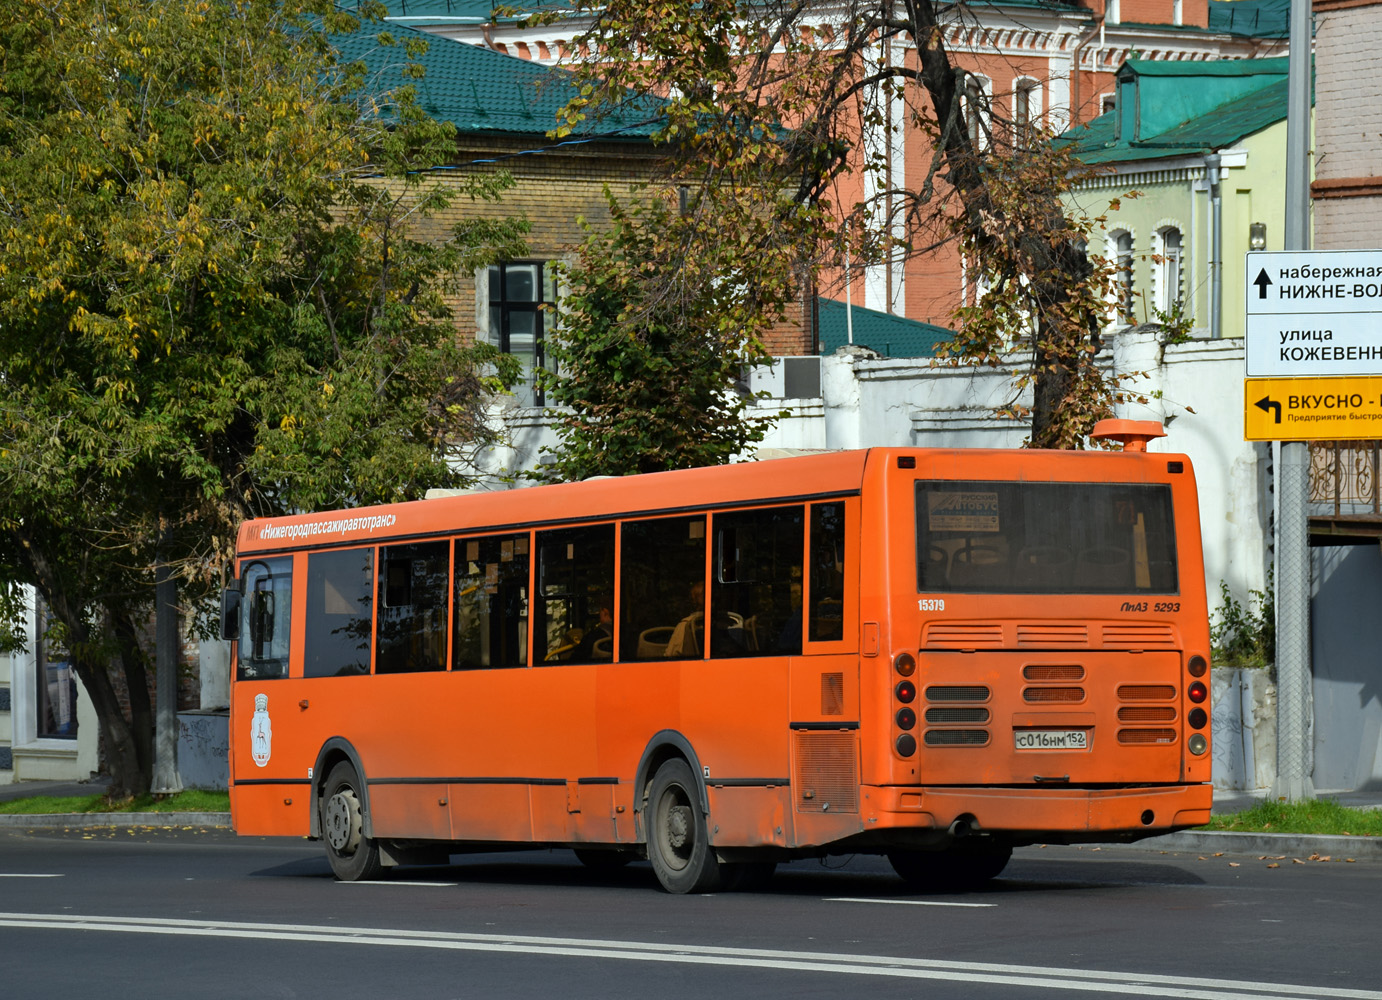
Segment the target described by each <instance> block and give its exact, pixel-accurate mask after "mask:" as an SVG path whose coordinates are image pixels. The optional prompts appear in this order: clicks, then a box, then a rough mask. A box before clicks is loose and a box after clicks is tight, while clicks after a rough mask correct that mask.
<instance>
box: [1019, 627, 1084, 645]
mask: <svg viewBox="0 0 1382 1000" xmlns="http://www.w3.org/2000/svg"><path fill="white" fill-rule="evenodd" d="M1017 644H1018V645H1019V646H1088V645H1089V628H1088V627H1087V626H1084V625H1019V626H1017Z"/></svg>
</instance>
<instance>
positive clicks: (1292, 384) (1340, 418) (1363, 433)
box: [1243, 375, 1382, 441]
mask: <svg viewBox="0 0 1382 1000" xmlns="http://www.w3.org/2000/svg"><path fill="white" fill-rule="evenodd" d="M1243 437H1244V438H1245V439H1246V440H1248V441H1359V440H1366V439H1373V438H1382V375H1359V376H1337V377H1335V376H1325V377H1322V378H1319V377H1317V378H1250V379H1244V381H1243Z"/></svg>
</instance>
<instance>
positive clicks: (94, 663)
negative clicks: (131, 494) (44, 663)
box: [14, 532, 152, 799]
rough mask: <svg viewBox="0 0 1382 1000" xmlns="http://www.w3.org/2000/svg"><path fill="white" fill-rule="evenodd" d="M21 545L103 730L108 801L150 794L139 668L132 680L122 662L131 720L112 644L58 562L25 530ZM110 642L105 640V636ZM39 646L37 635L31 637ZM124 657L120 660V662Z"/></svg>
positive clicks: (19, 536)
mask: <svg viewBox="0 0 1382 1000" xmlns="http://www.w3.org/2000/svg"><path fill="white" fill-rule="evenodd" d="M14 534H15V537H16V538H17V539H18V541H19V543H20V544H19V546H18V548H19V551H20V552H21V553H22V554H23V558H24V559H25V560H26V561H27V562H28V564H29V569H30V572H31V573H32V576H33V579H34V581H35V584H36V586H37V589H38V592H39V595H40V596H41V597H42V598H43V600H44V601H45V602H47V604H48V610H49V611H50V612H51V613H52V614H54V615H56V616H57V618H58V620H59V621H61V622H62V623H63V625H64V627H65V628H66V629H67V636H68V647H69V648H68V652H69V655H71V657H72V667H73V669H74V670H75V671H76V672H77V677H78V679H80V680H81V682H82V686H83V688H85V690H86V693H87V697H89V698H90V699H91V703H92V705H93V707H94V708H95V709H96V721H97V725H98V727H99V728H100V731H101V739H102V740H103V741H104V746H105V753H106V765H107V767H108V768H109V770H110V792H109V796H110V798H112V799H124V798H129V797H131V796H134V795H143V794H144V793H145V792H147V791H148V790H149V779H150V775H151V773H152V771H151V766H150V765H151V754H150V753H149V748H148V746H147V743H148V736H147V735H142V738H141V734H146V733H147V731H148V730H147V729H141V727H140V725H139V721H138V714H137V709H136V706H138V705H139V704H140V702H141V701H142V703H143V712H144V715H145V717H146V718H147V717H148V716H149V710H148V705H149V691H148V687H147V683H146V681H145V679H144V673H143V668H142V667H139V669H138V677H131V676H130V670H129V664H128V663H125V664H124V665H125V668H126V669H125V679H126V683H127V685H128V688H129V698H130V705H131V708H132V709H136V712H135V715H134V722H133V724H132V723H131V721H130V720H127V719H126V718H125V713H124V711H123V710H122V709H121V707H120V699H119V697H118V696H117V695H116V693H115V685H114V684H112V683H111V676H110V664H109V662H108V660H107V653H108V652H109V650H110V649H111V647H112V643H110V642H103V641H101V637H97V636H93V635H92V633H91V629H90V627H89V626H88V624H87V620H86V616H85V611H86V603H85V602H84V601H82V600H80V599H79V598H78V597H77V596H76V595H74V594H72V593H71V592H70V591H69V590H68V589H67V587H65V586H64V585H63V581H62V579H61V578H60V577H59V575H58V572H57V565H58V564H57V561H56V560H54V559H52V558H50V557H49V555H48V553H47V552H46V551H45V550H44V549H43V548H42V547H41V546H39V545H37V544H36V543H35V541H34V540H33V539H32V538H29V537H27V536H26V535H25V534H24V533H23V532H15V533H14ZM107 638H108V637H107ZM34 639H35V641H36V642H41V641H43V640H42V637H41V636H35V637H34ZM123 659H124V658H123V657H122V660H123Z"/></svg>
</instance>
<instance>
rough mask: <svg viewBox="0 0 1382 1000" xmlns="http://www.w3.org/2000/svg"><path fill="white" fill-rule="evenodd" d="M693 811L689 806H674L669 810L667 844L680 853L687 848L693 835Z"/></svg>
mask: <svg viewBox="0 0 1382 1000" xmlns="http://www.w3.org/2000/svg"><path fill="white" fill-rule="evenodd" d="M690 814H691V809H690V807H689V806H673V807H672V808H671V809H668V810H667V844H668V846H670V847H671V848H672V849H673V850H677V851H680V850H681V849H682V848H683V847H685V846H686V840H687V837H688V836H689V835H690V833H691V815H690Z"/></svg>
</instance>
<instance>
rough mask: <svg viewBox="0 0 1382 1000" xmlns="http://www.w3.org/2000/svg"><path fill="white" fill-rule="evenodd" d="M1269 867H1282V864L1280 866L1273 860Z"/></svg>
mask: <svg viewBox="0 0 1382 1000" xmlns="http://www.w3.org/2000/svg"><path fill="white" fill-rule="evenodd" d="M1267 867H1268V868H1280V867H1281V866H1280V865H1279V864H1277V863H1276V862H1275V861H1273V862H1272V863H1271V864H1269V865H1268V866H1267Z"/></svg>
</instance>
